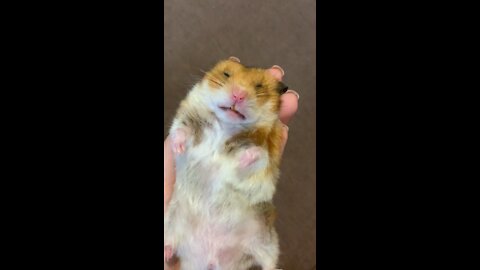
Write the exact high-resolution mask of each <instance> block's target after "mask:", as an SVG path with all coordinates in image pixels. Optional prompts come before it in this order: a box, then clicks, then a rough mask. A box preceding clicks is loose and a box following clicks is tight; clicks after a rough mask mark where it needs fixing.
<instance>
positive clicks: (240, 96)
mask: <svg viewBox="0 0 480 270" xmlns="http://www.w3.org/2000/svg"><path fill="white" fill-rule="evenodd" d="M246 97H247V91H245V90H243V89H241V88H239V87H234V88H233V91H232V99H233V101H234V102H236V103H238V102H242V101H243V100H245V98H246Z"/></svg>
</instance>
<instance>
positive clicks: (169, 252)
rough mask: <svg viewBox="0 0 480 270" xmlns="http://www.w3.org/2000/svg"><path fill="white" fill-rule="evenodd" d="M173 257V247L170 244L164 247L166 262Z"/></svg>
mask: <svg viewBox="0 0 480 270" xmlns="http://www.w3.org/2000/svg"><path fill="white" fill-rule="evenodd" d="M172 258H173V248H172V246H170V245H166V246H164V247H163V259H164V261H165V262H166V263H168V262H170V261H171V260H172Z"/></svg>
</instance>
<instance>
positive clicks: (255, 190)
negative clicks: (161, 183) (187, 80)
mask: <svg viewBox="0 0 480 270" xmlns="http://www.w3.org/2000/svg"><path fill="white" fill-rule="evenodd" d="M283 75H284V73H283V70H282V69H281V68H280V67H278V66H274V67H272V68H270V69H261V68H252V67H247V66H244V65H242V64H241V63H240V60H238V58H235V57H231V58H230V59H228V60H223V61H220V62H219V63H218V64H217V65H216V66H215V67H214V68H213V69H212V70H211V71H209V72H206V73H205V76H204V78H203V79H202V80H201V81H200V82H199V83H198V84H196V85H195V86H194V87H193V88H192V90H191V91H190V92H189V94H188V95H187V97H186V99H185V100H183V101H182V102H181V104H180V108H179V109H178V111H177V114H176V116H175V118H174V121H173V124H172V126H171V129H170V136H171V141H172V149H173V152H174V154H175V162H176V183H175V186H174V191H173V194H172V198H171V201H170V204H169V207H168V209H167V212H166V213H165V215H164V260H165V263H166V264H169V263H171V262H172V261H173V260H174V259H175V258H178V259H179V260H180V264H181V269H184V270H204V269H205V270H207V269H209V270H220V269H221V270H237V269H238V270H240V269H241V270H244V269H248V268H250V267H252V266H261V267H262V269H264V270H273V269H275V268H276V265H277V261H278V256H279V244H278V241H279V240H278V236H277V233H276V231H275V228H274V219H275V208H274V206H273V204H272V199H273V195H274V193H275V187H276V183H277V180H278V178H279V165H280V155H281V154H280V152H281V140H282V123H281V122H280V120H279V118H278V113H279V110H280V105H281V104H280V103H281V100H280V96H281V95H282V94H283V93H285V92H286V91H287V89H288V88H287V87H286V86H285V85H284V84H283V83H282V82H281V79H282V77H283Z"/></svg>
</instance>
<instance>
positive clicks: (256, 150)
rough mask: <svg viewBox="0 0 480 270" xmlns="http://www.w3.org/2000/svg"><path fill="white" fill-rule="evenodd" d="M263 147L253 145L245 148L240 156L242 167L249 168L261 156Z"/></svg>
mask: <svg viewBox="0 0 480 270" xmlns="http://www.w3.org/2000/svg"><path fill="white" fill-rule="evenodd" d="M261 151H262V148H260V147H251V148H248V149H247V150H245V152H243V153H242V155H241V157H240V168H242V169H243V168H247V167H248V166H250V165H252V164H253V163H255V161H257V160H258V159H259V158H260V155H261Z"/></svg>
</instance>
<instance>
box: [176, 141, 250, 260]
mask: <svg viewBox="0 0 480 270" xmlns="http://www.w3.org/2000/svg"><path fill="white" fill-rule="evenodd" d="M235 169H236V165H235V164H234V160H232V159H231V158H229V157H226V156H224V155H223V154H222V153H221V151H219V146H218V145H215V143H212V142H211V141H210V142H204V143H201V144H199V145H197V146H195V147H192V148H189V149H188V150H187V152H186V153H185V154H184V156H183V157H179V158H178V159H177V182H176V184H175V192H174V197H175V201H176V209H175V211H176V214H175V216H176V219H177V221H176V222H175V223H176V226H179V227H178V228H176V231H177V232H178V231H179V232H181V235H182V237H181V238H182V241H181V242H180V243H179V246H178V251H177V252H178V255H179V257H180V258H181V260H182V262H183V261H185V260H187V261H188V262H185V263H189V264H190V263H191V264H192V265H197V266H198V265H205V266H208V265H209V264H214V265H215V264H216V265H224V266H225V265H227V264H229V263H232V262H235V261H237V260H240V258H241V256H242V255H243V246H244V245H243V243H244V242H246V241H248V240H249V239H251V238H252V237H254V235H255V234H256V232H257V231H258V230H259V228H260V225H259V223H258V222H257V220H256V218H255V214H254V212H253V210H252V209H251V208H250V207H249V205H248V201H247V200H246V199H245V198H244V197H242V195H241V194H239V193H237V192H236V191H235V190H234V189H232V186H231V185H230V184H229V183H230V182H231V181H241V179H238V175H237V174H236V172H235ZM199 269H200V268H199ZM205 269H206V268H205Z"/></svg>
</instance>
